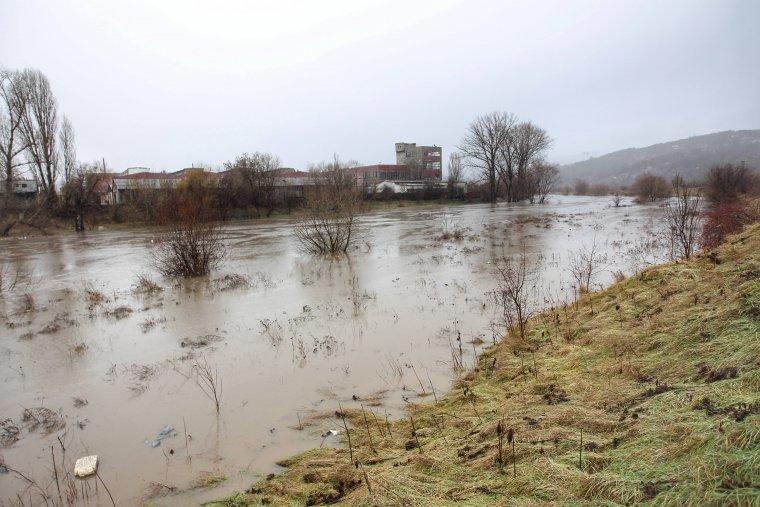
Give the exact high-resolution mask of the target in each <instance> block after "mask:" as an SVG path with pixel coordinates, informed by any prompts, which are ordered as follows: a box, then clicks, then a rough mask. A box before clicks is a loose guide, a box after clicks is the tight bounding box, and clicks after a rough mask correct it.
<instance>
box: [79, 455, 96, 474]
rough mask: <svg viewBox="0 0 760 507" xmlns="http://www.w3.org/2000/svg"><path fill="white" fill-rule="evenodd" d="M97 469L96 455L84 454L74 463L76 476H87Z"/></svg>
mask: <svg viewBox="0 0 760 507" xmlns="http://www.w3.org/2000/svg"><path fill="white" fill-rule="evenodd" d="M97 470H98V456H97V455H95V456H85V457H84V458H79V459H78V460H77V462H76V463H75V464H74V475H76V476H77V477H88V476H90V475H92V474H94V473H95V472H96V471H97Z"/></svg>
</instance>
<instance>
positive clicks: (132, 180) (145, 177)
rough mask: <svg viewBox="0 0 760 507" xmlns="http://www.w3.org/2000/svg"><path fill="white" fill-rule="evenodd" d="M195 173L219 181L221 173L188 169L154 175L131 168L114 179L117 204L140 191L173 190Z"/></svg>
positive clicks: (147, 171)
mask: <svg viewBox="0 0 760 507" xmlns="http://www.w3.org/2000/svg"><path fill="white" fill-rule="evenodd" d="M193 173H200V174H203V175H204V176H205V177H206V178H209V179H213V180H218V178H219V177H220V173H212V172H208V171H206V170H204V169H202V168H197V167H188V168H185V169H181V170H179V171H175V172H171V173H167V172H160V173H154V172H151V171H150V170H149V169H146V168H143V167H139V168H135V167H133V168H129V169H127V170H126V171H124V172H123V173H121V174H117V175H115V176H114V177H113V187H114V194H115V199H114V202H115V203H121V202H124V200H125V199H126V198H127V196H128V195H129V194H130V193H132V192H136V191H139V190H162V189H172V188H175V187H176V186H177V185H179V184H180V182H182V180H184V179H185V178H186V177H187V176H188V175H190V174H193Z"/></svg>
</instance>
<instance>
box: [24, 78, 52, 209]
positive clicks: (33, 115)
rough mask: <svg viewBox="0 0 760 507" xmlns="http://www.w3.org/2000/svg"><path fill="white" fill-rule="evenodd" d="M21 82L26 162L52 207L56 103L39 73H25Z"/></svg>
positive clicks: (46, 82)
mask: <svg viewBox="0 0 760 507" xmlns="http://www.w3.org/2000/svg"><path fill="white" fill-rule="evenodd" d="M22 80H23V83H24V86H25V87H26V88H27V92H28V97H29V101H28V104H27V108H26V114H24V116H23V119H22V122H21V125H22V133H23V138H24V142H25V144H26V145H27V148H28V149H27V154H28V158H29V163H30V165H31V166H32V168H33V169H34V172H35V177H36V178H37V180H38V182H39V184H40V186H41V187H42V191H43V192H44V193H45V195H46V197H47V199H46V200H47V202H48V204H52V203H53V201H54V200H55V197H56V188H55V185H56V181H57V179H58V150H57V137H58V101H57V100H56V98H55V96H54V95H53V90H52V89H51V87H50V81H48V78H47V76H45V74H43V73H42V72H40V71H38V70H24V71H23V72H22Z"/></svg>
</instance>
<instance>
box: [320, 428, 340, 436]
mask: <svg viewBox="0 0 760 507" xmlns="http://www.w3.org/2000/svg"><path fill="white" fill-rule="evenodd" d="M337 434H338V430H327V431H325V432H324V433H322V438H327V437H334V436H335V435H337Z"/></svg>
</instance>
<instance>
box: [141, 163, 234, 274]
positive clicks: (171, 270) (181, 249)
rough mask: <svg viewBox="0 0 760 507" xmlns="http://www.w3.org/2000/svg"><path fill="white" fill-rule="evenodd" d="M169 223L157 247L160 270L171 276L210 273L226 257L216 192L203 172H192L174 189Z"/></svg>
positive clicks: (154, 253) (156, 261)
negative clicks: (216, 207)
mask: <svg viewBox="0 0 760 507" xmlns="http://www.w3.org/2000/svg"><path fill="white" fill-rule="evenodd" d="M173 198H174V201H175V203H174V204H175V205H174V206H172V207H171V211H170V217H169V225H168V227H167V229H166V232H165V233H164V235H163V237H162V238H161V239H160V241H159V243H158V245H157V246H156V247H155V248H154V249H153V251H152V255H153V261H154V264H155V267H156V269H158V271H159V272H160V273H161V274H162V275H164V276H170V277H183V278H190V277H196V276H205V275H208V274H209V272H210V271H211V270H212V269H215V268H216V267H217V266H218V265H219V264H220V263H221V262H222V261H223V260H224V256H225V253H226V251H225V248H224V244H223V243H222V236H221V228H220V226H219V224H218V223H216V222H215V221H214V220H216V218H217V217H216V214H215V212H214V209H215V207H214V203H213V199H214V192H213V189H212V188H211V187H210V186H209V185H208V184H207V181H206V175H205V174H204V173H203V172H198V173H192V174H190V175H188V177H187V178H186V179H185V180H184V181H183V182H182V183H181V184H180V185H179V187H178V188H177V189H176V190H175V191H174V196H173Z"/></svg>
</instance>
